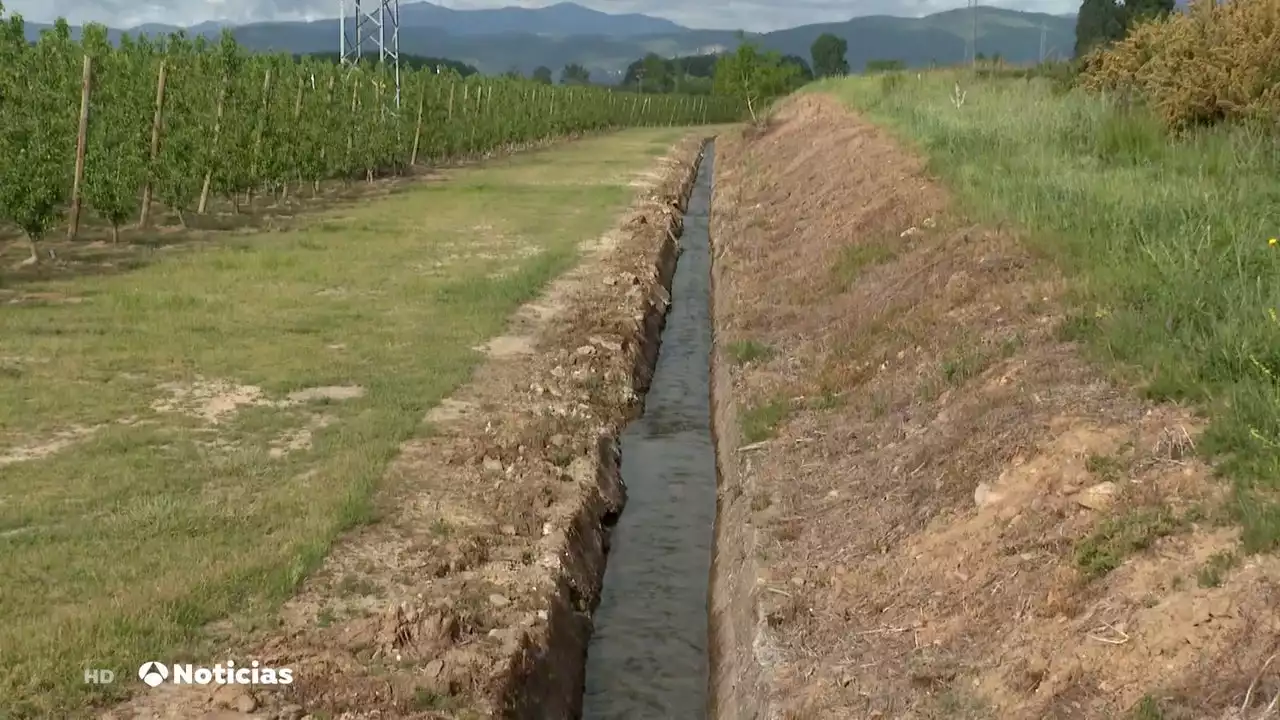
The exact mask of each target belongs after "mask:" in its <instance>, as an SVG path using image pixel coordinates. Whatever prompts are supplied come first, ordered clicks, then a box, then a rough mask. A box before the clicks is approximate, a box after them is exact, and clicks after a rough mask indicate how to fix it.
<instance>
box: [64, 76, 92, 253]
mask: <svg viewBox="0 0 1280 720" xmlns="http://www.w3.org/2000/svg"><path fill="white" fill-rule="evenodd" d="M92 77H93V58H91V57H89V56H88V55H85V56H84V74H83V76H82V78H81V80H80V130H79V132H78V133H77V134H76V177H75V180H74V182H73V183H72V185H71V222H70V224H69V226H68V227H67V239H68V240H75V239H76V233H78V232H80V185H81V184H82V183H83V182H84V155H85V149H86V147H87V146H88V143H89V87H90V85H91V78H92Z"/></svg>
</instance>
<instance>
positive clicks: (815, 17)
mask: <svg viewBox="0 0 1280 720" xmlns="http://www.w3.org/2000/svg"><path fill="white" fill-rule="evenodd" d="M376 1H377V0H362V2H364V3H368V4H373V3H375V2H376ZM410 1H411V0H401V5H402V6H403V5H404V4H406V3H407V2H410ZM552 1H553V0H541V1H539V0H436V4H437V5H443V6H445V7H448V8H452V9H455V10H473V9H477V8H496V7H504V6H511V5H519V6H522V7H539V6H544V5H549V4H552ZM339 2H340V0H0V4H3V6H4V8H5V10H6V11H8V12H11V13H20V14H21V15H23V16H24V17H25V18H27V19H28V20H32V21H36V22H50V21H52V20H54V19H55V18H57V17H59V16H61V17H65V18H67V20H68V21H69V22H71V23H72V24H73V25H79V24H81V23H86V22H100V23H103V24H106V25H109V26H111V27H117V28H130V27H134V26H137V25H141V24H143V23H151V22H157V23H167V24H171V25H194V24H196V23H200V22H204V21H208V20H219V21H229V22H233V23H245V22H256V21H264V20H316V19H320V18H326V17H337V16H338V14H339V13H338V7H339ZM348 2H351V0H348ZM577 2H578V4H580V5H585V6H587V7H590V8H594V9H596V10H600V11H603V12H608V13H633V12H634V13H644V14H646V15H653V16H655V17H664V18H667V19H670V20H674V21H675V22H678V23H680V24H681V25H685V26H687V27H695V28H723V29H744V30H749V31H753V32H766V31H769V30H778V29H781V28H788V27H795V26H797V25H808V24H810V23H818V22H834V21H841V20H848V19H849V18H851V17H854V16H858V15H877V14H883V15H900V16H904V17H919V16H922V15H928V14H930V13H935V12H939V11H942V10H949V9H952V8H955V7H964V5H965V0H577ZM981 4H982V5H994V6H997V7H1004V8H1009V9H1012V10H1033V11H1037V12H1048V13H1071V12H1075V11H1076V10H1077V9H1079V5H1080V3H1079V0H983V2H981Z"/></svg>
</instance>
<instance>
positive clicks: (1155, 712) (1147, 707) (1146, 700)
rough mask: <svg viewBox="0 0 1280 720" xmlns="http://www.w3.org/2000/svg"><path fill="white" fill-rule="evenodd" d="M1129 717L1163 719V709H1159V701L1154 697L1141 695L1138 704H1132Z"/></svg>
mask: <svg viewBox="0 0 1280 720" xmlns="http://www.w3.org/2000/svg"><path fill="white" fill-rule="evenodd" d="M1129 717H1130V718H1132V720H1164V711H1163V710H1161V709H1160V703H1159V702H1158V701H1157V700H1156V699H1155V698H1154V697H1152V696H1151V695H1143V696H1142V699H1141V700H1139V701H1138V704H1137V705H1134V706H1133V710H1132V712H1130V713H1129Z"/></svg>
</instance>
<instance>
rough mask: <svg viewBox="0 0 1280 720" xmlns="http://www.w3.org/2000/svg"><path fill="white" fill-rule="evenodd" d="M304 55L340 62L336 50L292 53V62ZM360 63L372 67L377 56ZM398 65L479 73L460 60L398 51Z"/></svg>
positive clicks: (463, 75)
mask: <svg viewBox="0 0 1280 720" xmlns="http://www.w3.org/2000/svg"><path fill="white" fill-rule="evenodd" d="M306 57H311V58H315V59H317V60H324V61H326V62H331V63H333V64H334V65H337V64H338V63H339V62H340V59H339V55H338V53H336V52H316V53H294V54H293V60H294V62H298V61H299V60H301V59H302V58H306ZM360 64H361V65H364V66H365V67H373V66H375V65H377V64H378V56H377V55H373V56H369V55H366V56H365V57H363V58H361V60H360ZM400 67H402V68H404V69H406V70H420V69H422V68H430V69H432V70H439V71H440V72H445V71H448V70H452V71H454V72H456V73H458V74H459V75H461V76H462V77H469V76H471V75H478V74H479V73H480V71H479V70H477V69H476V68H475V66H473V65H468V64H467V63H464V62H460V61H458V60H450V59H449V58H441V57H430V56H425V55H412V54H409V53H400Z"/></svg>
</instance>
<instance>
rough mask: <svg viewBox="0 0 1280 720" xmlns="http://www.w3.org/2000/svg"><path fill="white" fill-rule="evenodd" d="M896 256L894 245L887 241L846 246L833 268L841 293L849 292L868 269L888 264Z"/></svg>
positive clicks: (869, 241) (832, 272) (833, 276)
mask: <svg viewBox="0 0 1280 720" xmlns="http://www.w3.org/2000/svg"><path fill="white" fill-rule="evenodd" d="M896 254H897V252H896V250H895V249H894V247H893V245H891V244H889V243H888V242H885V241H872V240H867V241H864V242H858V243H854V244H852V245H846V246H845V247H844V248H843V249H842V250H841V251H840V257H839V258H838V259H837V260H836V262H835V264H834V265H833V266H832V267H831V274H832V278H833V279H834V280H835V282H836V286H837V288H838V289H839V290H840V291H844V290H847V289H849V288H850V287H852V286H853V284H854V283H855V282H857V280H858V277H859V276H861V275H862V273H863V272H864V271H865V270H866V269H867V268H869V267H872V266H874V265H880V264H882V263H885V262H888V261H889V260H892V259H893V258H894V256H895V255H896Z"/></svg>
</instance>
